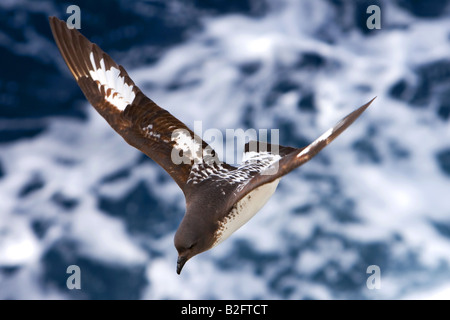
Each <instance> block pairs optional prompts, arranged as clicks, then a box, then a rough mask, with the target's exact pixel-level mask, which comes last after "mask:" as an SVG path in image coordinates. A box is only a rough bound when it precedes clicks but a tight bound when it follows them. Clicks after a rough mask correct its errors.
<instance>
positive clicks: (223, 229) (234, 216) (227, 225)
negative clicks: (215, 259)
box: [213, 179, 280, 247]
mask: <svg viewBox="0 0 450 320" xmlns="http://www.w3.org/2000/svg"><path fill="white" fill-rule="evenodd" d="M279 182H280V179H277V180H275V181H273V182H270V183H267V184H264V185H262V186H260V187H258V188H256V189H255V190H253V191H252V192H250V193H249V194H247V195H246V196H245V197H244V198H242V199H241V200H239V202H237V203H236V205H235V206H234V207H233V209H232V210H231V212H230V213H229V214H228V215H227V216H226V217H225V219H224V220H223V221H221V222H220V225H219V229H218V230H217V232H216V241H215V242H214V244H213V247H215V246H216V245H218V244H219V243H221V242H222V241H223V240H225V239H226V238H228V237H229V236H230V235H231V234H232V233H233V232H235V231H236V230H237V229H239V228H240V227H241V226H243V225H244V224H245V223H247V221H248V220H250V219H251V218H252V217H253V216H254V215H255V214H256V213H257V212H258V211H259V210H260V209H261V208H262V207H263V206H264V205H265V204H266V202H267V201H268V200H269V198H270V197H271V196H272V195H273V193H274V192H275V190H276V188H277V186H278V183H279Z"/></svg>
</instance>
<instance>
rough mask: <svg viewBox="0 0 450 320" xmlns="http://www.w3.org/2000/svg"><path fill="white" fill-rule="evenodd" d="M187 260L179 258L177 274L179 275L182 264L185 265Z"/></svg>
mask: <svg viewBox="0 0 450 320" xmlns="http://www.w3.org/2000/svg"><path fill="white" fill-rule="evenodd" d="M186 261H187V259H186V257H183V256H179V257H178V260H177V273H178V274H180V273H181V269H183V266H184V264H185V263H186Z"/></svg>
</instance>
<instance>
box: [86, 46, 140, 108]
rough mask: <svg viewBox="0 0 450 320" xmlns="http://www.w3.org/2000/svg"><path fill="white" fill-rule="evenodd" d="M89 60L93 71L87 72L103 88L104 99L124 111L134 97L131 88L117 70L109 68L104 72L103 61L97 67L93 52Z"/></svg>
mask: <svg viewBox="0 0 450 320" xmlns="http://www.w3.org/2000/svg"><path fill="white" fill-rule="evenodd" d="M89 59H90V60H91V64H92V68H93V70H89V73H90V75H91V77H92V79H93V80H95V81H98V82H99V86H104V89H105V92H106V95H105V99H106V100H107V101H108V102H109V103H111V104H112V105H114V106H116V107H117V108H118V109H119V110H121V111H123V110H125V108H126V107H127V105H129V104H131V103H133V100H134V98H135V96H136V95H135V93H134V92H133V86H131V85H128V84H126V83H125V79H124V77H121V76H119V74H120V70H119V69H117V68H114V67H111V68H110V69H108V70H106V67H105V61H104V59H101V60H100V66H97V65H96V64H95V60H94V53H93V52H91V54H90V56H89ZM108 89H110V90H108Z"/></svg>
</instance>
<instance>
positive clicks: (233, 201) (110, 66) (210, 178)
mask: <svg viewBox="0 0 450 320" xmlns="http://www.w3.org/2000/svg"><path fill="white" fill-rule="evenodd" d="M49 21H50V26H51V29H52V33H53V36H54V38H55V41H56V44H57V45H58V48H59V50H60V52H61V55H62V56H63V58H64V60H65V62H66V64H67V66H68V67H69V69H70V71H71V73H72V74H73V76H74V77H75V80H76V81H77V83H78V85H79V86H80V88H81V90H82V91H83V93H84V95H85V96H86V98H87V100H89V102H90V103H91V104H92V106H93V107H94V108H95V109H96V110H97V111H98V113H100V115H102V116H103V118H105V120H106V121H107V122H108V123H109V124H110V126H111V127H112V128H113V129H114V130H115V131H116V132H117V133H118V134H120V135H121V136H122V137H123V138H124V139H125V141H126V142H127V143H129V144H130V145H132V146H133V147H135V148H137V149H139V150H140V151H142V152H143V153H145V154H146V155H147V156H149V157H150V158H151V159H153V160H154V161H156V163H158V164H159V165H160V166H161V167H162V168H163V169H164V170H166V171H167V172H168V173H169V175H170V176H171V177H172V178H173V180H175V182H176V183H177V184H178V186H179V187H180V188H181V190H182V191H183V193H184V196H185V198H186V213H185V215H184V217H183V219H182V221H181V223H180V225H179V227H178V230H177V231H176V234H175V238H174V244H175V247H176V249H177V251H178V260H177V268H176V271H177V273H178V274H179V273H180V272H181V269H182V268H183V266H184V264H185V263H186V261H188V260H189V259H190V258H192V257H193V256H195V255H197V254H199V253H201V252H204V251H206V250H209V249H211V248H213V247H215V246H216V245H217V244H219V243H220V242H222V241H223V240H225V239H226V238H228V237H229V236H230V235H231V234H232V233H233V232H234V231H236V230H237V229H238V228H240V227H241V226H242V225H243V224H245V223H246V222H247V221H248V220H249V219H250V218H252V217H253V216H254V215H255V214H256V212H258V211H259V210H260V209H261V208H262V207H263V206H264V205H265V203H266V202H267V200H268V199H269V198H270V197H271V196H272V194H273V193H274V192H275V189H276V187H277V185H278V183H279V181H280V179H281V177H282V176H284V175H285V174H287V173H289V172H290V171H291V170H293V169H295V168H297V167H299V166H301V165H302V164H304V163H305V162H307V161H308V160H310V159H311V158H312V157H314V156H315V155H316V154H317V153H318V152H319V151H320V150H322V149H323V148H324V147H325V146H327V145H328V144H329V143H330V142H331V141H333V140H334V139H335V138H336V137H337V136H338V135H340V134H341V133H342V132H343V131H344V130H345V129H346V128H347V127H348V126H350V125H351V124H352V123H353V121H355V120H356V119H357V118H358V117H359V116H360V115H361V114H362V113H363V112H364V111H365V110H366V109H367V107H368V106H369V105H370V104H371V102H372V101H373V100H374V99H375V98H374V99H372V100H371V101H370V102H368V103H366V104H365V105H363V106H361V107H359V108H358V109H356V110H355V111H353V112H352V113H350V114H349V115H347V116H346V117H345V118H343V119H342V120H341V121H339V122H338V123H337V124H336V125H335V126H334V127H332V128H330V129H329V130H327V131H326V132H325V133H324V134H322V135H321V136H320V137H319V138H317V139H316V140H315V141H313V142H312V143H311V144H309V145H308V146H306V147H304V148H292V147H285V146H281V145H275V144H269V143H263V142H255V141H250V142H249V143H247V144H246V145H245V154H244V158H243V162H242V164H241V165H240V166H238V167H234V166H231V165H229V164H226V163H224V162H220V161H219V159H218V157H217V155H216V153H215V151H214V150H213V149H212V148H211V147H210V146H209V145H208V144H207V143H206V142H204V141H203V140H202V139H201V138H200V137H199V136H197V135H195V134H194V132H192V131H191V130H190V129H189V128H188V127H187V126H186V125H185V124H184V123H182V122H181V121H179V120H178V119H177V118H175V117H174V116H172V115H171V114H170V113H169V112H168V111H167V110H165V109H163V108H161V107H159V106H158V105H157V104H156V103H154V102H153V101H152V100H151V99H149V98H148V97H147V96H145V95H144V94H143V93H142V91H141V90H140V89H139V88H138V87H137V86H136V85H135V84H134V82H133V80H131V78H130V77H129V76H128V73H127V72H126V71H125V69H124V68H123V67H122V66H121V65H118V64H117V63H116V62H114V61H113V60H112V59H111V57H110V56H109V55H108V54H106V53H105V52H104V51H103V50H102V49H100V47H99V46H97V45H96V44H94V43H92V42H90V41H89V40H88V39H87V38H85V37H84V36H83V35H82V34H81V33H80V32H78V30H76V29H71V28H68V26H67V24H66V22H64V21H62V20H59V19H58V18H56V17H50V18H49Z"/></svg>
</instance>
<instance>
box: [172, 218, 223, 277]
mask: <svg viewBox="0 0 450 320" xmlns="http://www.w3.org/2000/svg"><path fill="white" fill-rule="evenodd" d="M215 229H216V228H214V227H213V226H211V225H208V224H207V223H205V222H204V221H202V220H201V219H198V218H196V216H190V215H188V214H186V216H185V217H184V219H183V221H181V224H180V227H179V228H178V230H177V232H176V234H175V239H174V243H175V248H176V249H177V251H178V260H177V273H178V274H180V272H181V269H183V266H184V264H185V263H186V262H187V261H188V260H189V259H190V258H192V257H193V256H195V255H197V254H199V253H202V252H204V251H206V250H209V249H211V248H212V246H213V243H214V234H215Z"/></svg>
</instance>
